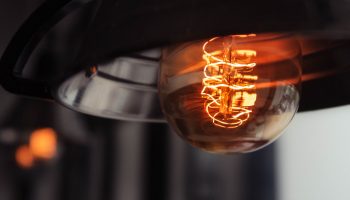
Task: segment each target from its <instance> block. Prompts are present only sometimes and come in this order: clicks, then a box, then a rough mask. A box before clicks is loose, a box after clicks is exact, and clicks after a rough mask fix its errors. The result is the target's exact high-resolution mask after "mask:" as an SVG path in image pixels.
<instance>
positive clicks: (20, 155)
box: [15, 145, 34, 168]
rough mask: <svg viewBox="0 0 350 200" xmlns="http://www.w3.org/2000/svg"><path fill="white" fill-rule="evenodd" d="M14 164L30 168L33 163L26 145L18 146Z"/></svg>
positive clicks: (31, 155)
mask: <svg viewBox="0 0 350 200" xmlns="http://www.w3.org/2000/svg"><path fill="white" fill-rule="evenodd" d="M15 157H16V162H17V164H18V165H19V166H20V167H23V168H31V167H32V166H33V163H34V157H33V154H32V152H31V151H30V149H29V147H28V146H27V145H22V146H19V147H18V148H17V150H16V155H15Z"/></svg>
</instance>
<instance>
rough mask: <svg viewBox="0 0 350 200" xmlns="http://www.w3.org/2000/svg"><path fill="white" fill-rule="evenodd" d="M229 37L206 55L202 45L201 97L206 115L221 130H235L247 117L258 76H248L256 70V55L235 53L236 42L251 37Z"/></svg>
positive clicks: (206, 52)
mask: <svg viewBox="0 0 350 200" xmlns="http://www.w3.org/2000/svg"><path fill="white" fill-rule="evenodd" d="M254 36H255V35H254V34H250V35H232V36H229V37H227V38H224V42H223V46H224V48H223V49H219V50H215V51H211V52H210V51H209V50H207V48H208V45H210V43H212V42H213V41H215V40H218V39H220V38H213V39H211V40H209V41H207V42H206V43H204V45H203V59H204V60H205V61H206V65H205V67H204V71H203V72H204V78H203V81H202V83H203V89H202V92H201V94H202V96H203V98H206V101H205V103H204V106H205V111H206V113H207V114H208V116H209V117H210V118H211V119H212V122H213V124H215V125H216V126H220V127H223V128H237V127H239V126H241V125H242V124H243V123H244V122H245V121H247V120H248V119H249V117H250V113H251V112H252V109H253V106H254V105H255V101H256V97H257V95H256V92H255V84H254V82H255V81H256V80H257V79H258V76H255V75H252V74H248V73H250V72H252V71H253V68H254V67H255V66H256V63H255V62H254V58H255V57H256V51H254V50H248V49H236V38H245V37H254Z"/></svg>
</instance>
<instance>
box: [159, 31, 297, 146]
mask: <svg viewBox="0 0 350 200" xmlns="http://www.w3.org/2000/svg"><path fill="white" fill-rule="evenodd" d="M159 80H160V81H159V93H160V100H161V105H162V109H163V112H164V114H165V116H166V118H167V120H168V121H169V124H170V126H172V127H173V129H174V130H175V132H176V133H177V134H179V135H180V136H181V137H182V138H183V139H184V140H186V141H188V142H189V143H190V144H192V145H193V146H195V147H198V148H200V149H203V150H205V151H208V152H214V153H244V152H251V151H254V150H257V149H259V148H261V147H263V146H266V145H267V144H269V143H271V142H272V141H273V140H275V139H276V138H277V137H278V136H279V135H280V134H281V132H282V131H283V130H284V129H285V128H286V126H287V125H288V124H289V122H290V120H291V119H292V118H293V116H294V114H295V113H296V111H297V108H298V103H299V98H300V92H299V91H300V82H301V68H300V47H299V45H298V42H297V41H296V40H295V39H294V37H293V35H290V34H246V35H229V36H223V37H214V38H212V39H207V40H202V41H195V42H189V43H185V44H179V45H174V46H171V47H168V48H165V49H164V50H163V55H162V61H161V72H160V79H159Z"/></svg>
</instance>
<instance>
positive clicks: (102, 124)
mask: <svg viewBox="0 0 350 200" xmlns="http://www.w3.org/2000/svg"><path fill="white" fill-rule="evenodd" d="M42 2H43V0H3V1H0V55H1V54H2V53H3V51H4V49H5V48H6V45H7V44H8V43H9V41H10V39H11V37H12V36H13V35H14V33H15V32H16V30H17V29H18V28H19V26H20V25H21V24H22V23H23V22H24V20H25V19H26V18H27V17H28V16H29V14H30V13H31V12H32V11H33V10H34V9H36V8H37V7H38V6H39V5H40V4H41V3H42ZM92 10H93V7H91V8H86V9H84V10H78V11H77V12H75V13H73V14H72V15H70V16H68V17H67V18H65V19H64V20H63V21H62V22H60V23H59V24H58V25H57V26H56V27H55V28H54V29H53V30H52V31H50V33H49V34H48V35H47V36H46V38H45V39H44V40H43V41H42V42H41V43H40V46H39V48H38V49H37V50H36V52H34V54H33V56H32V57H31V59H30V61H29V63H28V65H31V66H35V67H28V69H27V68H26V69H27V71H25V74H26V75H27V76H31V77H39V78H40V79H49V78H50V74H51V75H52V74H54V73H55V68H57V67H59V66H62V65H64V64H65V63H69V62H71V61H72V60H73V59H74V56H75V55H74V53H73V54H72V53H71V52H76V51H77V49H78V46H79V45H78V44H79V42H80V40H79V39H80V38H82V37H81V34H84V31H85V30H86V27H87V24H88V23H89V20H90V18H91V13H93V12H92ZM67 48H70V49H71V51H70V52H67V51H65V49H67ZM0 102H1V103H0V200H61V199H64V200H80V199H82V200H83V199H84V200H100V199H103V200H120V199H123V200H156V199H168V200H187V199H188V200H197V199H198V200H199V199H200V200H206V199H208V200H209V199H210V200H211V199H215V200H219V199H220V200H233V199H235V200H329V199H331V198H336V199H338V200H343V199H344V200H345V199H350V193H349V192H348V191H347V189H348V186H349V185H350V171H349V169H350V159H348V156H347V155H348V152H350V146H349V145H348V140H347V139H350V135H349V133H350V124H349V123H348V121H349V120H348V115H349V113H350V106H343V107H337V108H332V109H326V110H319V111H313V112H305V113H299V114H297V115H296V117H295V119H294V121H293V122H292V124H291V125H290V126H289V128H288V129H287V130H286V131H285V134H284V135H283V136H282V137H281V138H280V139H279V140H278V141H277V142H276V143H274V144H272V145H270V146H268V147H266V148H264V149H262V150H260V151H257V152H254V153H250V154H243V155H212V154H208V153H205V152H203V151H200V150H197V149H195V148H193V147H191V146H190V145H188V144H186V143H184V142H183V141H182V140H181V139H180V138H179V137H178V136H177V135H175V133H173V132H172V131H171V130H170V129H169V127H168V126H167V124H157V123H140V122H125V121H116V120H107V119H102V118H96V117H92V116H87V115H83V114H79V113H76V112H73V111H70V110H68V109H66V108H64V107H63V106H60V105H58V104H57V103H54V102H50V101H39V100H36V99H29V98H23V97H18V96H14V95H12V94H9V93H8V92H6V91H4V90H3V89H1V90H0ZM348 137H349V138H348Z"/></svg>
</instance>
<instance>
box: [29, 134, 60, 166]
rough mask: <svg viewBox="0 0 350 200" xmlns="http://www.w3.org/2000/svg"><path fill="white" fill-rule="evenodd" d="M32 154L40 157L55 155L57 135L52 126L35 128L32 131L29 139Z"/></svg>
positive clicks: (47, 157)
mask: <svg viewBox="0 0 350 200" xmlns="http://www.w3.org/2000/svg"><path fill="white" fill-rule="evenodd" d="M29 147H30V151H31V152H32V154H33V155H34V156H35V157H37V158H41V159H51V158H52V157H54V156H55V155H56V151H57V136H56V132H55V131H54V130H53V129H52V128H42V129H37V130H35V131H33V132H32V134H31V135H30V140H29Z"/></svg>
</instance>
